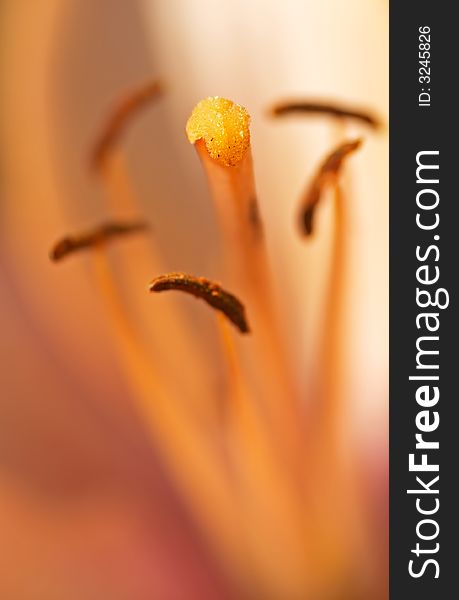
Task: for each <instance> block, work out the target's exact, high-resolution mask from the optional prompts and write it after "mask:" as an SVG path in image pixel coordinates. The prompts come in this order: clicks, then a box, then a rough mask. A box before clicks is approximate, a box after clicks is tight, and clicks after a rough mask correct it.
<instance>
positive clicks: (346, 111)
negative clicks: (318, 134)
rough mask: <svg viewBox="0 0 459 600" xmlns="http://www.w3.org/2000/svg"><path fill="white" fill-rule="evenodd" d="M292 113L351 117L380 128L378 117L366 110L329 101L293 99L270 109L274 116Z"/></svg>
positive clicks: (337, 117) (338, 117)
mask: <svg viewBox="0 0 459 600" xmlns="http://www.w3.org/2000/svg"><path fill="white" fill-rule="evenodd" d="M293 113H300V114H311V115H328V116H330V117H334V118H336V119H352V120H356V121H360V122H361V123H364V124H365V125H368V126H370V127H372V128H373V129H380V128H381V127H382V122H381V121H380V119H379V118H378V117H376V116H375V115H374V114H371V113H370V112H368V111H366V110H361V109H357V108H350V107H346V106H341V105H338V104H333V103H329V102H320V101H317V102H316V101H307V100H305V101H303V100H293V101H291V102H280V103H279V104H276V105H275V106H274V107H273V108H272V109H271V114H272V115H273V116H275V117H282V116H285V115H291V114H293Z"/></svg>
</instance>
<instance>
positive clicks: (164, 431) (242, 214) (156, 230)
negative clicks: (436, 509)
mask: <svg viewBox="0 0 459 600" xmlns="http://www.w3.org/2000/svg"><path fill="white" fill-rule="evenodd" d="M64 4H65V6H66V10H67V11H68V13H66V12H65V11H63V9H62V7H61V6H59V3H58V2H54V0H53V1H52V2H48V3H47V4H46V10H44V11H43V12H42V13H40V11H37V10H34V9H30V10H27V9H26V8H10V9H9V10H10V12H9V19H10V21H9V23H10V28H9V29H8V30H7V31H15V32H16V31H18V29H19V27H22V28H23V31H24V32H25V31H28V32H30V39H31V40H34V39H36V40H37V42H38V43H37V45H36V48H38V49H39V51H40V52H41V53H42V54H41V55H40V53H38V55H37V56H33V57H32V63H33V65H34V66H35V67H37V69H34V68H30V70H28V72H27V75H28V77H29V78H30V80H29V79H27V80H26V81H24V78H23V74H22V73H21V69H20V68H17V67H20V66H21V65H24V64H25V62H24V59H25V57H24V54H23V49H22V48H21V47H20V46H19V45H18V43H17V41H16V37H13V36H11V37H9V38H7V41H6V45H7V49H8V53H7V56H8V57H9V58H10V60H11V65H10V67H9V68H11V72H10V73H9V79H10V82H11V83H15V84H17V87H15V88H14V89H15V90H19V91H20V93H19V100H17V101H16V99H15V98H13V95H12V94H8V95H7V98H6V101H5V106H4V109H3V114H4V116H6V117H7V118H6V119H5V133H6V137H5V140H6V141H8V147H9V149H10V155H9V156H8V160H7V161H5V173H6V178H5V186H4V193H3V211H4V217H5V221H4V222H5V223H6V225H7V226H6V227H5V226H4V227H3V233H4V237H3V242H2V254H1V256H2V259H1V260H2V263H1V267H2V270H3V271H4V273H5V277H4V278H3V282H4V283H3V287H4V291H5V292H6V293H5V294H4V295H3V299H2V312H3V314H5V315H7V316H6V318H5V319H4V339H5V340H8V347H5V349H6V352H4V353H3V354H2V356H4V358H5V361H4V365H5V367H4V368H2V376H3V377H4V389H5V390H6V395H7V401H6V403H4V405H3V408H2V411H3V417H4V418H3V419H2V425H1V429H0V431H1V434H2V440H4V441H2V444H4V447H5V452H4V456H5V460H4V464H3V465H2V468H1V471H0V507H1V514H2V515H7V516H6V518H5V517H3V516H2V517H1V518H0V522H1V529H2V531H4V532H5V534H4V535H3V534H2V537H3V538H4V539H5V540H6V543H7V544H8V547H9V550H8V551H6V549H5V548H6V546H4V547H2V548H1V550H0V553H1V555H2V556H1V558H2V561H0V562H1V564H4V565H7V567H6V568H5V567H3V569H4V571H5V572H4V573H3V572H2V571H1V570H0V574H1V575H2V577H1V578H0V580H1V583H0V592H1V593H2V594H3V595H4V596H5V597H7V598H10V599H11V600H16V599H17V600H28V599H29V598H30V600H32V599H33V598H36V597H37V595H38V597H46V598H47V599H48V600H50V599H51V600H52V599H53V598H56V600H57V599H58V598H62V597H64V596H65V597H66V598H72V597H75V598H76V597H79V598H80V597H83V598H96V597H97V598H106V597H107V598H115V599H118V598H119V599H120V600H122V599H124V598H130V599H134V600H137V599H138V600H142V599H143V598H145V599H146V598H152V597H154V598H158V599H160V600H181V599H183V600H185V599H186V600H192V599H194V598H196V599H198V598H199V599H200V600H204V599H206V598H209V599H210V600H212V599H217V598H219V599H221V598H228V599H233V598H234V599H235V598H238V599H239V598H241V599H247V600H249V599H254V600H255V599H258V598H263V599H267V600H270V599H272V600H307V599H311V600H345V599H346V600H348V599H349V600H351V599H352V600H360V599H362V600H363V599H366V598H374V599H375V600H378V599H379V598H381V599H383V598H387V594H388V591H387V590H388V581H387V580H388V573H387V514H386V497H387V489H386V488H387V470H386V450H387V439H386V438H387V432H386V414H385V412H386V408H385V400H386V362H385V361H386V358H385V355H384V352H385V343H386V342H385V339H384V338H379V337H378V335H379V334H380V332H381V331H384V327H385V323H386V314H385V312H384V311H385V300H384V297H383V298H381V296H385V294H386V291H385V284H384V282H385V278H386V276H385V275H384V264H385V262H384V261H385V258H384V257H383V256H381V249H380V248H379V247H378V244H377V243H376V246H377V247H376V249H375V247H374V246H375V242H377V241H378V240H380V239H381V238H382V237H383V236H384V234H385V230H384V227H380V226H379V224H378V227H377V228H376V229H375V222H374V215H373V216H372V217H371V219H370V225H368V228H367V227H366V225H367V222H366V220H365V218H364V217H365V216H366V215H368V214H373V213H374V214H377V215H381V214H383V211H384V207H381V206H379V205H378V203H380V202H381V201H382V200H381V199H384V192H382V193H381V192H380V191H379V190H377V188H378V182H379V181H382V183H381V185H382V186H384V177H385V169H384V167H383V166H381V164H379V163H378V162H377V161H376V164H375V163H374V157H375V156H376V157H377V156H379V153H382V152H384V144H385V140H384V137H385V136H384V126H383V125H381V122H382V121H381V119H380V117H379V114H380V112H381V111H382V112H383V111H384V106H381V104H378V102H376V101H375V102H374V103H373V98H372V97H371V94H370V95H369V96H365V97H363V98H360V97H354V98H347V99H342V98H341V97H340V96H339V85H338V86H337V87H336V89H335V90H333V92H334V93H330V91H329V90H328V89H327V86H326V85H325V86H324V89H322V88H320V87H318V88H317V89H316V91H315V93H314V94H311V90H309V89H306V90H304V91H303V92H302V91H301V89H300V86H299V87H298V88H297V89H293V88H292V86H291V85H290V86H289V85H286V84H285V83H282V84H281V85H282V87H280V86H279V84H274V85H273V82H272V81H269V82H268V79H271V78H269V77H268V78H267V79H264V75H263V76H261V75H260V85H259V86H258V87H257V86H255V85H250V82H249V81H248V79H249V78H247V77H244V73H245V74H248V73H249V69H248V65H249V64H250V61H251V60H255V58H256V59H257V61H260V56H259V55H254V56H250V47H249V44H248V41H247V40H248V38H247V37H244V35H245V33H247V32H251V35H256V31H258V30H257V28H256V27H255V25H254V23H255V22H256V19H257V18H258V17H259V18H260V19H261V22H262V23H265V24H266V27H264V28H262V31H264V32H266V34H267V32H268V31H274V30H277V28H278V27H280V28H282V27H284V28H287V26H288V23H289V19H291V20H290V25H292V19H293V20H295V16H296V17H298V15H299V14H302V10H303V9H302V3H300V2H298V3H297V2H293V1H292V2H289V3H287V4H288V5H289V6H288V7H283V11H285V12H286V14H290V17H286V16H284V12H282V15H283V19H284V20H282V19H281V20H279V21H277V20H276V19H274V18H273V16H274V15H275V14H278V6H277V3H275V2H272V3H271V2H269V3H260V5H259V6H258V7H257V6H256V5H257V4H258V3H254V4H253V5H252V6H251V7H247V8H246V10H244V6H245V5H244V4H243V3H242V2H241V3H239V2H233V3H231V7H230V5H229V4H228V5H224V6H221V7H219V8H218V9H216V8H215V7H214V6H213V3H211V2H207V1H205V2H203V3H202V6H200V7H199V10H198V11H197V12H196V10H197V9H196V6H194V10H192V9H191V4H189V5H185V3H181V2H175V1H174V2H170V3H158V4H156V5H154V4H153V3H150V2H145V3H138V4H137V3H136V4H135V6H136V7H139V6H140V5H141V6H142V8H143V12H140V11H139V12H137V11H136V10H134V9H132V8H131V9H126V6H124V8H118V9H117V10H119V11H120V14H119V15H118V18H119V19H120V27H121V24H124V23H123V20H124V17H126V16H129V19H131V20H128V21H127V22H129V23H131V24H132V23H136V24H137V25H138V23H139V22H140V23H142V24H145V23H149V24H150V32H151V35H150V36H149V37H148V40H149V43H150V48H151V49H153V54H154V56H156V55H157V56H159V58H158V65H157V66H156V69H155V71H157V72H158V74H159V75H160V77H161V81H158V80H157V79H156V78H153V79H151V78H150V79H146V78H145V80H146V83H144V84H139V83H138V82H137V83H135V82H132V83H131V85H126V84H124V85H116V86H115V88H116V89H114V90H113V91H112V94H111V96H112V98H113V100H112V101H113V102H114V103H113V105H112V106H110V105H109V98H107V97H106V100H105V101H104V102H105V107H104V108H103V110H101V111H100V114H98V115H97V114H95V113H92V117H91V123H89V121H86V125H87V129H86V132H83V133H84V135H83V133H81V132H80V134H78V132H77V128H78V125H77V124H76V123H68V122H67V121H65V120H64V117H65V118H66V119H68V118H69V114H68V112H65V111H64V110H63V109H62V106H63V105H64V104H65V102H64V100H63V99H62V97H61V98H60V102H61V104H57V105H56V106H57V108H56V115H57V116H55V115H54V112H53V111H54V106H53V104H52V103H53V101H54V102H55V101H56V99H57V98H59V94H57V93H56V92H55V91H54V92H52V90H53V88H52V85H50V82H56V81H62V80H66V81H67V84H68V85H69V86H71V83H70V79H71V75H72V76H73V74H74V73H67V72H64V73H62V72H61V71H59V69H60V67H59V60H58V58H57V57H58V56H61V54H60V53H56V49H57V48H61V49H62V48H65V47H67V48H71V43H69V40H68V39H67V38H66V37H65V36H64V34H65V33H66V32H67V33H68V32H69V31H73V30H74V28H75V29H78V25H77V24H75V19H74V17H75V16H76V15H79V14H81V15H84V14H85V15H86V18H88V14H89V13H87V12H85V11H86V9H85V8H81V7H79V8H77V6H76V4H73V3H72V2H66V3H64ZM332 4H333V5H334V6H336V4H335V3H332V2H330V6H331V5H332ZM361 4H362V3H359V2H357V1H356V2H352V3H351V5H350V6H352V7H353V9H354V10H357V8H358V7H359V8H361V6H360V5H361ZM327 6H328V4H327ZM362 6H363V5H362ZM266 7H267V8H268V9H269V10H268V13H269V16H267V15H260V11H261V10H262V9H263V8H266ZM41 8H42V9H43V8H45V4H44V3H43V4H42V6H41ZM289 10H290V13H289ZM309 10H310V15H311V17H313V18H315V19H316V20H317V23H321V22H322V19H325V17H324V16H323V14H322V12H321V9H319V8H318V7H314V8H313V7H310V9H309ZM349 10H351V9H350V8H349ZM124 11H125V12H124ZM101 14H103V11H102V13H101ZM353 14H356V13H353ZM121 15H124V17H123V18H121ZM346 15H347V13H346ZM139 16H140V17H141V18H140V19H139V21H136V18H138V17H139ZM70 17H72V18H70ZM326 17H327V18H326V19H325V21H326V22H327V24H329V25H330V27H331V30H332V31H333V30H334V29H333V28H334V27H335V28H337V27H338V24H337V17H336V16H334V17H333V16H332V15H330V14H328V13H326ZM325 21H324V22H325ZM94 22H95V21H94ZM222 22H223V23H224V24H226V27H225V26H223V25H222ZM345 22H346V23H347V22H348V20H346V21H345ZM349 22H350V21H349ZM70 23H72V25H70ZM199 24H201V26H203V31H205V32H206V33H205V34H204V33H202V34H201V36H200V39H198V40H196V39H195V37H196V31H197V30H198V25H199ZM13 25H14V27H13ZM303 25H304V26H305V27H306V30H307V25H308V23H307V22H305V23H303ZM233 29H234V31H238V32H239V34H240V36H241V39H242V40H245V42H247V47H245V48H241V55H239V56H242V57H243V60H244V69H246V71H244V69H243V70H242V72H241V73H240V76H239V77H238V76H237V73H236V71H237V70H238V69H236V67H238V65H239V63H238V62H237V61H235V55H233V54H232V55H231V56H229V57H228V56H227V55H226V54H225V52H224V51H223V49H222V48H223V46H222V45H219V44H217V41H218V40H219V38H220V36H222V35H223V36H224V35H229V36H230V37H231V38H232V35H231V32H232V31H233ZM82 30H84V27H83V28H82V29H80V31H82ZM120 30H122V27H121V29H120ZM37 31H40V34H38V33H37ZM313 31H314V30H313V28H312V32H313ZM284 33H285V32H284ZM280 39H282V40H285V43H286V44H287V40H288V36H285V34H283V35H282V36H280ZM331 39H332V38H331ZM56 40H58V42H57V41H56ZM262 42H263V43H262ZM262 42H260V43H259V44H257V45H256V47H257V51H258V50H259V48H258V46H259V47H260V49H267V48H268V45H267V44H266V43H264V42H265V40H262ZM219 43H220V44H223V41H222V40H220V42H219ZM302 43H303V42H302ZM309 43H312V42H308V45H309ZM30 44H32V42H30ZM53 44H56V45H55V46H53ZM171 44H172V46H171ZM214 44H217V45H216V46H215V47H216V48H217V49H218V51H217V54H216V57H217V60H215V61H212V53H211V48H212V47H214ZM287 45H288V44H287ZM76 48H77V49H79V45H77V46H76ZM171 48H173V49H174V52H176V53H177V54H174V52H171ZM143 50H144V52H145V54H144V55H145V56H148V49H146V48H144V49H143ZM192 50H195V51H192ZM278 50H279V63H282V61H281V59H280V56H286V55H287V54H288V55H292V53H291V52H290V51H289V52H288V53H287V54H286V55H284V54H283V52H284V51H285V50H282V49H281V48H280V47H278ZM290 50H291V49H290ZM285 52H286V51H285ZM142 55H143V53H142ZM330 55H331V56H332V57H333V56H334V54H333V53H330ZM70 56H72V55H71V53H70ZM184 57H186V59H187V61H188V63H189V66H193V68H190V69H186V68H185V67H186V65H183V66H182V67H180V68H179V65H177V64H176V63H177V60H178V59H184ZM51 59H52V60H53V61H55V62H50V61H51ZM72 60H75V64H80V63H79V54H78V52H77V54H75V55H74V56H73V58H68V59H67V62H66V63H65V64H66V65H67V66H69V65H70V64H71V63H72ZM201 60H202V65H203V66H202V70H200V71H197V66H198V65H199V63H200V61H201ZM241 60H242V59H241ZM324 60H325V62H327V60H331V59H330V58H329V57H328V55H325V58H324ZM15 61H16V62H15ZM245 61H248V62H247V63H246V62H245ZM213 62H215V64H213ZM319 62H320V61H319ZM62 64H64V63H61V65H62ZM129 64H130V66H131V65H132V62H130V63H129ZM253 64H254V65H255V63H253ZM256 64H258V65H260V64H261V62H257V63H256ZM270 64H272V65H274V67H273V68H274V70H275V71H276V72H277V73H280V72H282V68H279V66H277V67H276V63H275V61H274V62H273V63H270ZM50 65H52V66H50ZM252 66H253V65H252ZM38 67H39V68H38ZM253 68H254V67H253ZM314 69H315V67H311V70H312V72H314ZM287 71H288V69H287ZM92 72H93V73H99V71H97V70H96V69H95V68H94V70H93V71H92ZM317 73H318V71H317ZM174 74H175V75H174ZM77 75H78V74H77ZM325 79H326V78H325ZM163 80H164V84H163V83H162V82H163ZM287 80H288V73H286V78H285V81H287ZM268 83H269V85H268ZM97 85H99V83H98V84H97ZM97 85H96V87H97ZM35 87H36V88H38V92H37V91H36V90H35V91H34V95H33V98H32V100H33V101H32V103H31V101H30V98H29V97H28V94H27V90H32V89H35ZM254 87H255V88H256V92H253V89H252V88H254ZM9 89H13V88H12V87H11V88H9ZM63 89H66V88H65V86H62V87H61V88H59V90H63ZM69 89H70V87H69ZM336 90H338V92H337V91H336ZM198 91H199V92H200V93H199V94H198ZM88 93H90V92H89V91H88ZM226 93H228V96H231V100H230V99H227V98H225V97H223V96H220V95H212V96H208V94H226ZM97 95H98V97H100V96H99V92H97ZM200 98H204V99H201V100H200ZM337 98H338V99H337ZM239 101H241V102H242V101H243V102H244V106H243V105H242V104H239V103H238V102H239ZM16 102H17V104H18V106H17V105H16ZM70 104H71V102H70ZM193 106H194V108H193ZM185 107H186V110H187V114H183V113H184V109H185ZM368 107H370V108H368ZM83 112H84V111H81V112H80V114H79V117H78V118H81V115H82V114H83ZM249 112H250V115H249ZM77 114H78V111H77ZM53 115H54V116H53ZM43 116H47V117H48V119H49V120H48V121H47V120H46V119H43V118H42V117H43ZM182 116H183V118H182ZM77 121H78V119H77ZM59 122H60V124H61V125H62V126H63V127H67V128H68V129H67V132H68V133H67V134H66V136H63V134H62V132H60V131H59V128H58V127H57V124H58V123H59ZM81 122H84V119H83V120H81ZM141 123H144V129H142V127H139V125H140V124H141ZM252 124H253V125H254V126H253V127H252ZM184 129H186V132H184ZM143 130H146V131H147V132H148V135H145V136H143V137H142V135H141V132H142V131H143ZM26 132H27V134H28V136H27V137H24V136H25V134H26ZM185 133H186V135H185ZM73 135H75V136H76V138H75V139H78V136H79V135H80V138H79V139H80V140H81V145H80V149H82V150H84V151H82V152H81V156H79V157H76V154H75V152H74V151H73V150H72V149H71V148H70V147H69V146H67V145H65V144H62V145H60V144H59V140H61V142H62V140H63V139H64V137H67V139H69V138H70V139H72V136H73ZM53 136H54V137H53ZM59 136H60V137H59ZM268 140H270V141H269V143H268ZM193 146H194V149H193ZM61 153H63V154H64V155H65V154H67V156H66V157H64V158H62V157H61V156H60V154H61ZM75 163H76V165H77V166H75ZM24 169H25V170H24ZM381 177H382V179H381ZM375 182H376V183H375ZM373 191H374V193H373ZM362 195H365V196H366V197H365V198H364V200H365V202H363V201H362V199H361V196H362ZM375 231H377V234H375ZM373 237H374V239H372V238H373ZM53 242H54V243H53ZM49 251H50V252H49ZM48 254H49V256H48ZM49 258H51V261H50V260H49ZM370 258H371V259H372V260H373V261H375V263H374V264H376V265H378V266H380V269H381V271H380V273H381V272H382V273H383V275H380V277H379V278H376V279H375V280H376V281H377V283H376V284H375V288H372V287H371V286H369V284H370V283H371V282H372V281H375V280H372V279H371V277H370V271H371V274H373V270H371V269H369V265H368V262H366V261H369V260H370ZM378 261H379V262H378ZM54 263H56V264H54ZM373 266H374V265H373ZM371 276H373V275H371ZM163 292H167V293H163ZM190 296H192V297H190ZM378 316H379V318H380V321H381V322H380V323H378V322H376V323H375V321H374V319H375V318H376V317H378ZM375 336H376V337H375ZM1 568H2V567H0V569H1ZM2 586H3V587H2Z"/></svg>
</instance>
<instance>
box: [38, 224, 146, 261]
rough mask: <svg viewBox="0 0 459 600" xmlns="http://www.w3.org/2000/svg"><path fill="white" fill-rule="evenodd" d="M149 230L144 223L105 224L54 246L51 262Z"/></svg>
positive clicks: (70, 236) (62, 240)
mask: <svg viewBox="0 0 459 600" xmlns="http://www.w3.org/2000/svg"><path fill="white" fill-rule="evenodd" d="M147 228H148V224H147V223H145V222H144V221H134V222H131V223H127V222H124V221H119V222H110V223H104V224H103V225H99V226H98V227H96V228H95V229H92V230H90V231H86V232H83V233H79V234H76V235H69V236H66V237H64V238H62V239H61V240H59V241H58V242H57V243H56V244H54V246H53V247H52V249H51V251H50V253H49V256H50V258H51V260H53V261H55V262H57V261H59V260H62V259H63V258H65V257H66V256H68V255H69V254H72V253H73V252H76V251H78V250H84V249H88V248H93V247H95V246H98V245H101V244H105V243H107V242H109V241H112V240H113V239H115V238H117V237H120V236H124V235H128V234H132V233H137V232H139V231H145V230H146V229H147Z"/></svg>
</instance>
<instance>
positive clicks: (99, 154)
mask: <svg viewBox="0 0 459 600" xmlns="http://www.w3.org/2000/svg"><path fill="white" fill-rule="evenodd" d="M161 92H162V86H161V84H160V83H159V82H158V81H150V82H148V83H146V84H144V85H142V86H140V87H138V88H136V89H133V90H130V91H129V92H128V93H127V95H124V96H123V97H122V98H121V99H120V100H118V102H116V103H115V105H114V107H113V108H112V110H111V111H110V113H109V115H108V119H107V120H106V121H105V122H104V124H103V127H102V129H101V132H100V134H99V136H98V137H97V139H96V142H95V144H94V147H93V150H92V152H91V165H92V167H93V168H94V169H99V168H100V167H101V166H102V164H103V162H104V160H105V159H106V157H107V155H108V154H109V153H110V151H111V150H112V149H113V147H114V146H115V145H116V144H117V143H118V140H119V139H120V137H121V136H122V134H123V133H124V131H125V129H126V127H127V125H128V123H129V121H130V120H131V119H132V118H133V117H134V116H135V115H136V114H137V112H138V111H139V110H140V109H142V108H144V107H145V106H148V104H149V103H150V102H151V101H152V100H154V99H156V98H157V97H158V96H159V95H160V94H161Z"/></svg>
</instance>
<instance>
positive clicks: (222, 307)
mask: <svg viewBox="0 0 459 600" xmlns="http://www.w3.org/2000/svg"><path fill="white" fill-rule="evenodd" d="M148 289H149V290H150V292H163V291H167V290H180V291H182V292H186V293H188V294H192V295H193V296H195V297H196V298H201V299H202V300H204V301H205V302H207V304H210V306H212V307H213V308H215V309H216V310H219V311H220V312H222V313H223V314H224V315H225V316H226V317H227V318H228V319H229V320H230V321H231V322H232V323H233V324H234V325H236V327H237V328H238V329H239V331H240V332H241V333H249V331H250V329H249V325H248V323H247V319H246V315H245V308H244V305H243V304H242V302H240V300H238V298H236V296H233V294H230V293H229V292H227V291H226V290H224V289H223V288H221V287H220V286H219V285H218V284H217V283H214V282H213V281H210V280H209V279H205V278H204V277H194V276H193V275H187V274H185V273H168V274H167V275H161V276H159V277H156V278H155V279H153V281H152V282H151V283H150V284H149V286H148Z"/></svg>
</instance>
